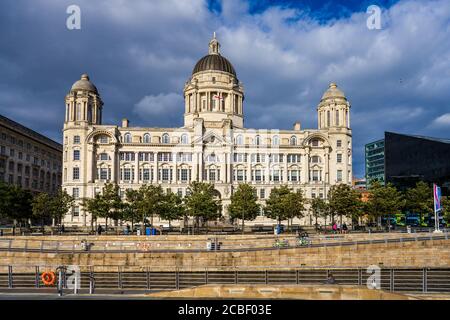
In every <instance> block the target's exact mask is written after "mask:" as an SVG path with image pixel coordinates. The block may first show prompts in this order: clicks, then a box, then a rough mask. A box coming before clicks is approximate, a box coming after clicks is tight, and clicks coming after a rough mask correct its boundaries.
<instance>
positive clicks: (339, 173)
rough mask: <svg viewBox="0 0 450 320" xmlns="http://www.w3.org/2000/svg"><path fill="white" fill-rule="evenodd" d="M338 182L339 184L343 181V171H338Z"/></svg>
mask: <svg viewBox="0 0 450 320" xmlns="http://www.w3.org/2000/svg"><path fill="white" fill-rule="evenodd" d="M336 180H337V181H339V182H340V181H342V170H338V171H337V174H336Z"/></svg>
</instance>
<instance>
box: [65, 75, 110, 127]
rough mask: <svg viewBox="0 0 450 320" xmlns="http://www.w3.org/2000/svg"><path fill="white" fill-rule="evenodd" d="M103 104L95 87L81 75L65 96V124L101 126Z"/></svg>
mask: <svg viewBox="0 0 450 320" xmlns="http://www.w3.org/2000/svg"><path fill="white" fill-rule="evenodd" d="M102 106H103V102H102V100H101V98H100V94H99V93H98V90H97V87H96V86H95V85H94V84H93V83H92V82H91V80H90V79H89V76H88V75H87V74H86V73H83V74H82V75H81V77H80V80H78V81H76V82H75V83H74V84H73V85H72V87H71V89H70V92H69V94H68V95H67V96H66V119H65V123H66V124H72V123H75V124H86V125H87V124H101V123H102Z"/></svg>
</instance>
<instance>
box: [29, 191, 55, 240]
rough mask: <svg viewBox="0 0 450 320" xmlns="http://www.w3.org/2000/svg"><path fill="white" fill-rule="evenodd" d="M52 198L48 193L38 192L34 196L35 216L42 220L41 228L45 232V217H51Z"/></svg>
mask: <svg viewBox="0 0 450 320" xmlns="http://www.w3.org/2000/svg"><path fill="white" fill-rule="evenodd" d="M51 201H52V199H51V197H50V195H49V194H48V193H45V192H42V193H38V194H36V195H35V196H34V198H33V203H32V207H33V218H35V219H37V220H39V221H41V230H42V232H44V221H45V218H49V217H51V212H50V210H51V205H50V203H51Z"/></svg>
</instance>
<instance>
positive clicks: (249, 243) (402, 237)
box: [0, 232, 449, 253]
mask: <svg viewBox="0 0 450 320" xmlns="http://www.w3.org/2000/svg"><path fill="white" fill-rule="evenodd" d="M360 238H362V239H360ZM276 239H279V240H282V241H283V243H285V244H283V245H279V242H278V244H277V242H276ZM448 239H449V234H448V232H444V233H442V234H434V233H415V234H385V235H375V234H374V235H371V236H367V235H366V236H365V237H344V236H337V235H336V236H314V237H311V238H310V241H308V242H306V244H302V245H301V244H300V243H299V242H298V240H297V238H296V237H295V236H287V237H283V236H280V237H278V238H275V237H273V238H263V239H256V240H255V239H239V240H236V239H233V240H227V239H226V238H220V237H217V240H213V241H218V242H220V244H221V245H220V251H254V250H280V249H288V248H299V247H300V248H304V247H331V246H355V245H363V244H377V243H378V244H380V243H381V244H382V243H385V244H387V243H396V242H410V241H429V240H448ZM84 241H86V242H85V243H83V242H84ZM86 243H87V245H86ZM207 243H208V241H205V240H204V239H192V240H188V241H186V240H183V241H181V240H172V239H171V240H164V239H151V238H150V239H149V238H147V237H146V238H145V239H143V240H130V241H127V240H123V239H122V240H111V241H103V240H94V241H90V240H89V238H86V240H61V241H59V240H57V239H55V240H39V239H14V238H4V239H0V251H16V252H17V251H19V252H41V253H44V252H46V253H83V252H85V253H89V252H91V253H102V252H103V253H106V252H111V253H120V252H152V251H165V252H173V251H174V252H192V251H211V250H210V249H208V246H207Z"/></svg>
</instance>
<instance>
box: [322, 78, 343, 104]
mask: <svg viewBox="0 0 450 320" xmlns="http://www.w3.org/2000/svg"><path fill="white" fill-rule="evenodd" d="M328 98H344V99H345V94H344V92H342V90H341V89H339V88H338V86H337V84H336V83H334V82H332V83H330V85H329V87H328V89H327V90H326V91H325V93H324V94H323V96H322V100H324V99H328Z"/></svg>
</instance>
